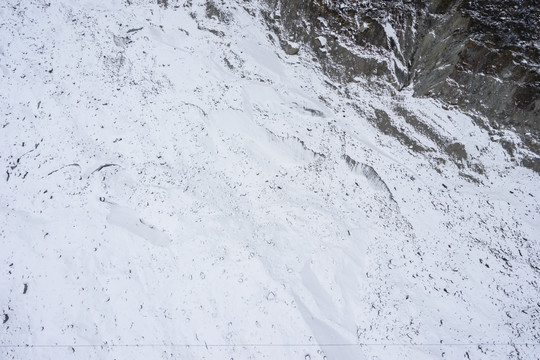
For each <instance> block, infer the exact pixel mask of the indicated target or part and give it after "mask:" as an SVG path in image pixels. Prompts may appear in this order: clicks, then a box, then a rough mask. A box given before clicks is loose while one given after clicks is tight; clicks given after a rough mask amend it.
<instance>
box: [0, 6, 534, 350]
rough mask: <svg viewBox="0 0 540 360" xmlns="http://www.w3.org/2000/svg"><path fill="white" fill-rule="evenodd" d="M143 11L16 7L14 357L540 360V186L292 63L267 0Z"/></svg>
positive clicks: (9, 41)
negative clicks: (457, 151)
mask: <svg viewBox="0 0 540 360" xmlns="http://www.w3.org/2000/svg"><path fill="white" fill-rule="evenodd" d="M131 3H132V4H131V5H127V4H126V2H124V1H119V0H115V1H108V2H105V3H104V2H98V1H96V0H85V1H79V2H71V1H67V0H60V1H56V2H51V3H50V4H49V5H47V4H45V3H44V2H42V1H37V0H29V1H25V2H19V1H15V0H7V1H5V2H3V3H2V4H0V14H1V15H0V17H1V19H2V25H1V26H0V39H2V40H1V42H0V49H1V51H0V67H1V69H2V91H1V92H0V109H1V110H2V114H3V119H2V123H1V124H0V125H1V127H0V144H1V146H2V151H1V154H0V160H1V161H2V163H3V164H4V169H5V171H4V174H5V180H3V185H2V186H1V187H0V209H1V210H0V236H1V241H2V245H3V246H2V252H0V267H1V268H2V271H3V276H2V277H1V278H0V279H1V280H0V294H2V296H0V306H1V309H0V310H1V311H2V312H3V313H4V314H7V315H8V316H9V319H8V320H7V321H6V322H5V323H4V324H2V332H1V333H0V343H2V344H4V345H9V346H8V347H3V348H1V351H2V358H6V359H27V358H40V359H80V358H88V359H101V358H129V359H148V358H153V359H154V358H169V359H170V358H177V359H188V358H193V359H203V358H206V359H223V358H235V359H236V358H240V359H243V358H246V359H247V358H257V359H264V358H267V359H277V358H287V359H294V358H298V359H305V358H307V356H309V358H310V359H324V358H327V359H349V358H350V359H362V358H365V359H372V358H410V359H432V358H438V357H442V356H443V354H444V357H445V358H461V357H463V356H465V354H468V355H470V357H471V358H486V359H487V358H507V357H512V356H514V357H516V356H517V355H515V354H516V353H517V351H519V353H520V354H521V355H520V356H522V358H530V359H533V358H535V356H536V355H535V354H536V351H537V349H538V347H537V346H535V344H536V345H537V344H538V338H539V335H540V334H539V333H538V329H537V323H538V314H539V308H538V305H537V302H538V297H539V295H540V293H539V291H538V285H537V284H538V280H539V273H538V270H537V269H538V268H539V267H540V263H539V262H538V259H539V257H538V249H539V240H540V239H539V236H538V234H540V222H539V220H538V216H539V215H538V214H539V213H540V212H539V210H540V208H539V204H538V200H537V199H538V197H539V196H540V186H538V176H537V175H536V174H534V173H532V172H531V171H529V170H527V169H525V168H522V167H516V166H515V165H514V163H513V162H512V160H511V159H510V158H509V156H508V155H507V153H506V152H505V151H504V150H503V149H502V147H501V146H500V145H499V144H498V143H496V142H493V141H492V140H491V139H490V136H489V134H488V133H487V132H486V131H485V130H483V129H481V128H479V127H478V126H477V125H475V123H474V122H473V120H472V119H471V118H470V117H469V116H467V115H465V114H463V113H460V112H459V111H458V110H445V109H443V108H442V107H441V105H440V104H439V103H437V102H435V101H432V100H429V99H417V98H413V97H412V94H411V93H410V92H407V91H404V92H402V93H400V94H399V95H395V94H391V93H389V92H386V91H384V90H381V89H374V88H370V87H369V86H368V85H366V84H365V83H363V82H355V83H351V84H344V85H343V86H342V87H341V89H339V88H338V89H334V88H331V87H329V86H327V85H326V82H325V80H327V79H325V77H324V76H323V75H322V74H321V73H320V72H319V71H318V70H317V68H318V67H317V64H314V63H313V62H312V60H311V57H310V56H309V54H304V55H299V56H298V61H295V62H294V63H288V62H287V60H286V56H285V55H284V54H283V53H282V52H281V50H280V49H279V48H278V47H275V46H274V45H272V44H271V42H270V40H269V39H268V37H267V30H266V27H265V26H264V25H263V24H262V23H261V19H260V18H259V17H258V16H255V17H254V16H251V15H249V13H248V12H247V11H246V10H245V9H244V6H246V7H252V8H253V9H255V10H256V9H257V6H258V5H257V4H256V3H253V4H245V3H244V2H238V3H236V2H231V3H230V4H229V5H228V9H227V11H230V15H231V18H232V19H233V20H232V21H230V22H229V24H224V23H219V21H218V20H217V19H209V18H207V17H206V16H205V2H204V1H202V0H201V1H193V5H192V6H191V7H188V6H183V5H182V4H181V3H179V6H178V7H176V6H172V5H171V6H169V7H167V8H163V7H158V6H157V5H156V4H154V3H150V2H145V1H142V0H141V1H131ZM141 27H142V29H141V30H139V31H136V32H129V30H130V29H138V28H141ZM210 30H212V31H210ZM118 39H124V40H122V41H119V40H118ZM126 39H129V41H126ZM225 59H227V61H228V62H226V61H225ZM229 65H230V66H229ZM342 91H343V92H345V93H347V94H348V97H347V96H344V95H343V93H341V92H342ZM396 105H399V106H401V107H404V108H406V109H407V111H409V112H411V113H412V114H414V115H415V116H417V117H418V118H420V119H422V121H423V122H424V123H425V124H427V125H428V126H429V127H430V128H431V129H434V130H435V131H436V132H437V133H438V134H441V136H444V137H445V138H448V139H452V141H458V142H460V143H462V144H463V146H464V148H465V149H466V152H467V155H468V158H467V160H466V161H461V163H460V162H459V161H453V160H452V159H451V158H450V157H449V155H447V154H446V153H444V152H443V151H442V150H440V149H438V147H437V144H435V143H434V141H433V140H432V139H430V138H429V137H428V136H427V135H426V134H423V133H421V132H419V131H418V130H416V129H415V128H414V127H413V126H412V125H410V124H408V123H407V122H406V121H405V120H404V118H403V117H401V116H400V115H399V114H398V112H397V111H396V110H395V108H396ZM376 109H377V110H383V111H385V112H387V113H388V115H389V116H390V118H391V119H392V121H393V123H394V124H396V126H399V127H401V128H402V129H403V132H404V133H405V134H407V135H408V136H409V137H410V138H413V139H415V141H417V142H418V143H419V144H422V145H423V146H425V147H426V148H429V149H430V150H429V151H428V152H426V153H417V152H413V151H410V150H409V149H408V148H407V147H406V146H405V145H403V144H402V143H400V142H399V141H398V140H397V139H396V138H395V137H392V136H388V135H385V134H383V133H381V132H380V131H378V130H377V129H376V128H375V127H373V125H372V122H370V121H369V119H370V118H373V117H374V116H375V114H376V112H375V110H376ZM345 155H347V156H348V157H349V158H350V159H352V160H354V161H355V162H356V164H357V166H350V164H348V163H347V161H346V160H345V159H346V157H345ZM437 159H440V160H437ZM442 161H444V164H443V165H441V164H442ZM475 164H479V165H482V166H483V168H484V173H483V174H481V173H477V172H475V171H473V170H471V169H472V165H475ZM362 169H371V170H369V171H367V170H366V171H362ZM465 175H468V176H469V177H474V178H477V179H478V181H479V182H474V181H471V180H470V178H469V177H466V176H465ZM381 182H382V183H384V187H383V186H381ZM388 192H390V194H389V193H388ZM24 284H27V286H28V289H27V292H26V293H25V294H23V288H24ZM27 344H28V345H29V346H28V347H27V346H25V345H27ZM362 344H364V345H362ZM446 344H457V345H455V346H447V345H446ZM477 344H484V345H482V346H478V345H477ZM493 344H495V345H493ZM508 344H514V345H508ZM520 344H533V345H520ZM11 345H21V347H10V346H11ZM36 345H47V347H38V346H36ZM49 345H59V346H57V347H49ZM125 345H129V346H125ZM185 345H189V346H185ZM338 345H339V346H338Z"/></svg>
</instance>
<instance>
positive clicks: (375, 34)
mask: <svg viewBox="0 0 540 360" xmlns="http://www.w3.org/2000/svg"><path fill="white" fill-rule="evenodd" d="M266 2H267V3H268V13H267V17H266V19H267V21H268V23H269V26H270V28H272V29H273V30H274V31H275V33H276V34H278V36H279V37H280V38H281V41H282V44H283V45H284V46H287V41H292V42H300V43H302V44H307V45H308V46H309V47H310V48H311V50H312V51H313V52H314V54H315V55H316V56H317V58H318V59H319V61H320V63H321V66H322V68H323V69H324V71H325V73H326V74H328V75H329V76H331V77H332V78H334V79H336V80H337V81H341V82H350V81H353V80H354V78H355V77H357V76H367V77H369V78H371V79H372V81H375V82H381V80H382V82H383V84H382V85H383V86H384V85H385V84H391V86H393V87H394V88H395V89H396V90H397V91H401V90H402V89H404V88H412V89H413V91H414V94H415V96H420V97H425V96H428V97H435V98H437V99H441V100H443V101H444V102H445V103H446V104H448V105H449V106H457V107H459V108H460V109H463V110H466V111H468V112H470V114H473V115H474V114H476V115H475V119H476V121H477V123H478V124H479V125H480V126H483V127H485V128H486V129H489V130H490V131H492V132H493V133H494V134H495V133H498V129H499V128H501V127H502V128H505V129H511V130H514V131H517V132H518V133H519V134H521V141H519V142H518V143H517V144H516V143H509V142H507V141H506V142H505V143H504V145H505V147H506V148H507V149H508V151H509V154H510V155H511V156H514V153H515V151H516V149H515V148H516V147H518V148H524V149H525V150H526V152H527V154H525V155H524V156H517V158H516V161H517V162H518V163H521V164H523V165H525V166H527V167H530V168H532V169H534V170H535V171H537V172H540V157H539V156H540V145H539V144H540V142H539V139H540V137H539V136H540V121H539V119H540V22H539V21H538V19H540V6H539V5H538V2H537V1H534V0H525V1H524V0H497V1H489V2H488V3H487V4H486V2H485V1H472V0H467V1H464V0H448V1H441V0H431V1H404V0H400V1H371V0H370V1H366V0H364V1H357V0H354V1H353V0H318V1H312V0H293V1H281V0H267V1H266ZM323 38H324V41H322V42H321V39H323ZM528 151H531V153H528Z"/></svg>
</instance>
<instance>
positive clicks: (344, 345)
mask: <svg viewBox="0 0 540 360" xmlns="http://www.w3.org/2000/svg"><path fill="white" fill-rule="evenodd" d="M353 346H383V347H386V346H404V347H412V346H414V347H421V346H429V347H437V346H438V347H448V346H461V347H467V346H486V347H487V346H497V347H501V346H540V343H448V344H445V343H442V344H438V343H434V344H405V343H403V344H385V343H358V344H352V343H343V344H339V343H336V344H0V348H106V347H126V348H127V347H205V348H211V347H353Z"/></svg>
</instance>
